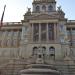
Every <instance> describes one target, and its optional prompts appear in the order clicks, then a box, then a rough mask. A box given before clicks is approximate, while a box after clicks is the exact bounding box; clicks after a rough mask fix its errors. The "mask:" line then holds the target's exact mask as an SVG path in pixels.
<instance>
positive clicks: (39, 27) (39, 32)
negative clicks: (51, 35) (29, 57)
mask: <svg viewBox="0 0 75 75" xmlns="http://www.w3.org/2000/svg"><path fill="white" fill-rule="evenodd" d="M39 42H41V24H40V23H39Z"/></svg>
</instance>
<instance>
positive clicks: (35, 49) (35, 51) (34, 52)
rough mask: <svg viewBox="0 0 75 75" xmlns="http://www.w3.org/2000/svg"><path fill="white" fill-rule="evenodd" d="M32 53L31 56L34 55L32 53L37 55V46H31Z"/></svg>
mask: <svg viewBox="0 0 75 75" xmlns="http://www.w3.org/2000/svg"><path fill="white" fill-rule="evenodd" d="M32 55H33V56H34V55H37V47H34V48H33V51H32Z"/></svg>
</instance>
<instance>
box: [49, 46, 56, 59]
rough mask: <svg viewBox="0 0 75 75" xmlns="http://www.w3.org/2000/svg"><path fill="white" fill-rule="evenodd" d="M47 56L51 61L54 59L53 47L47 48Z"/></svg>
mask: <svg viewBox="0 0 75 75" xmlns="http://www.w3.org/2000/svg"><path fill="white" fill-rule="evenodd" d="M49 56H50V58H51V59H55V48H54V47H50V48H49Z"/></svg>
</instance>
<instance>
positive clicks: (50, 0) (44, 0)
mask: <svg viewBox="0 0 75 75" xmlns="http://www.w3.org/2000/svg"><path fill="white" fill-rule="evenodd" d="M33 2H50V3H52V2H56V1H55V0H33Z"/></svg>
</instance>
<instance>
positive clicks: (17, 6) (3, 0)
mask: <svg viewBox="0 0 75 75" xmlns="http://www.w3.org/2000/svg"><path fill="white" fill-rule="evenodd" d="M32 1H33V0H0V18H1V15H2V12H3V8H4V5H5V4H6V11H5V15H4V21H5V22H18V21H21V20H22V19H23V15H24V14H25V12H26V11H27V7H30V8H32ZM56 1H57V6H59V5H61V7H62V10H63V11H64V12H65V14H66V18H68V19H71V20H75V0H56Z"/></svg>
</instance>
